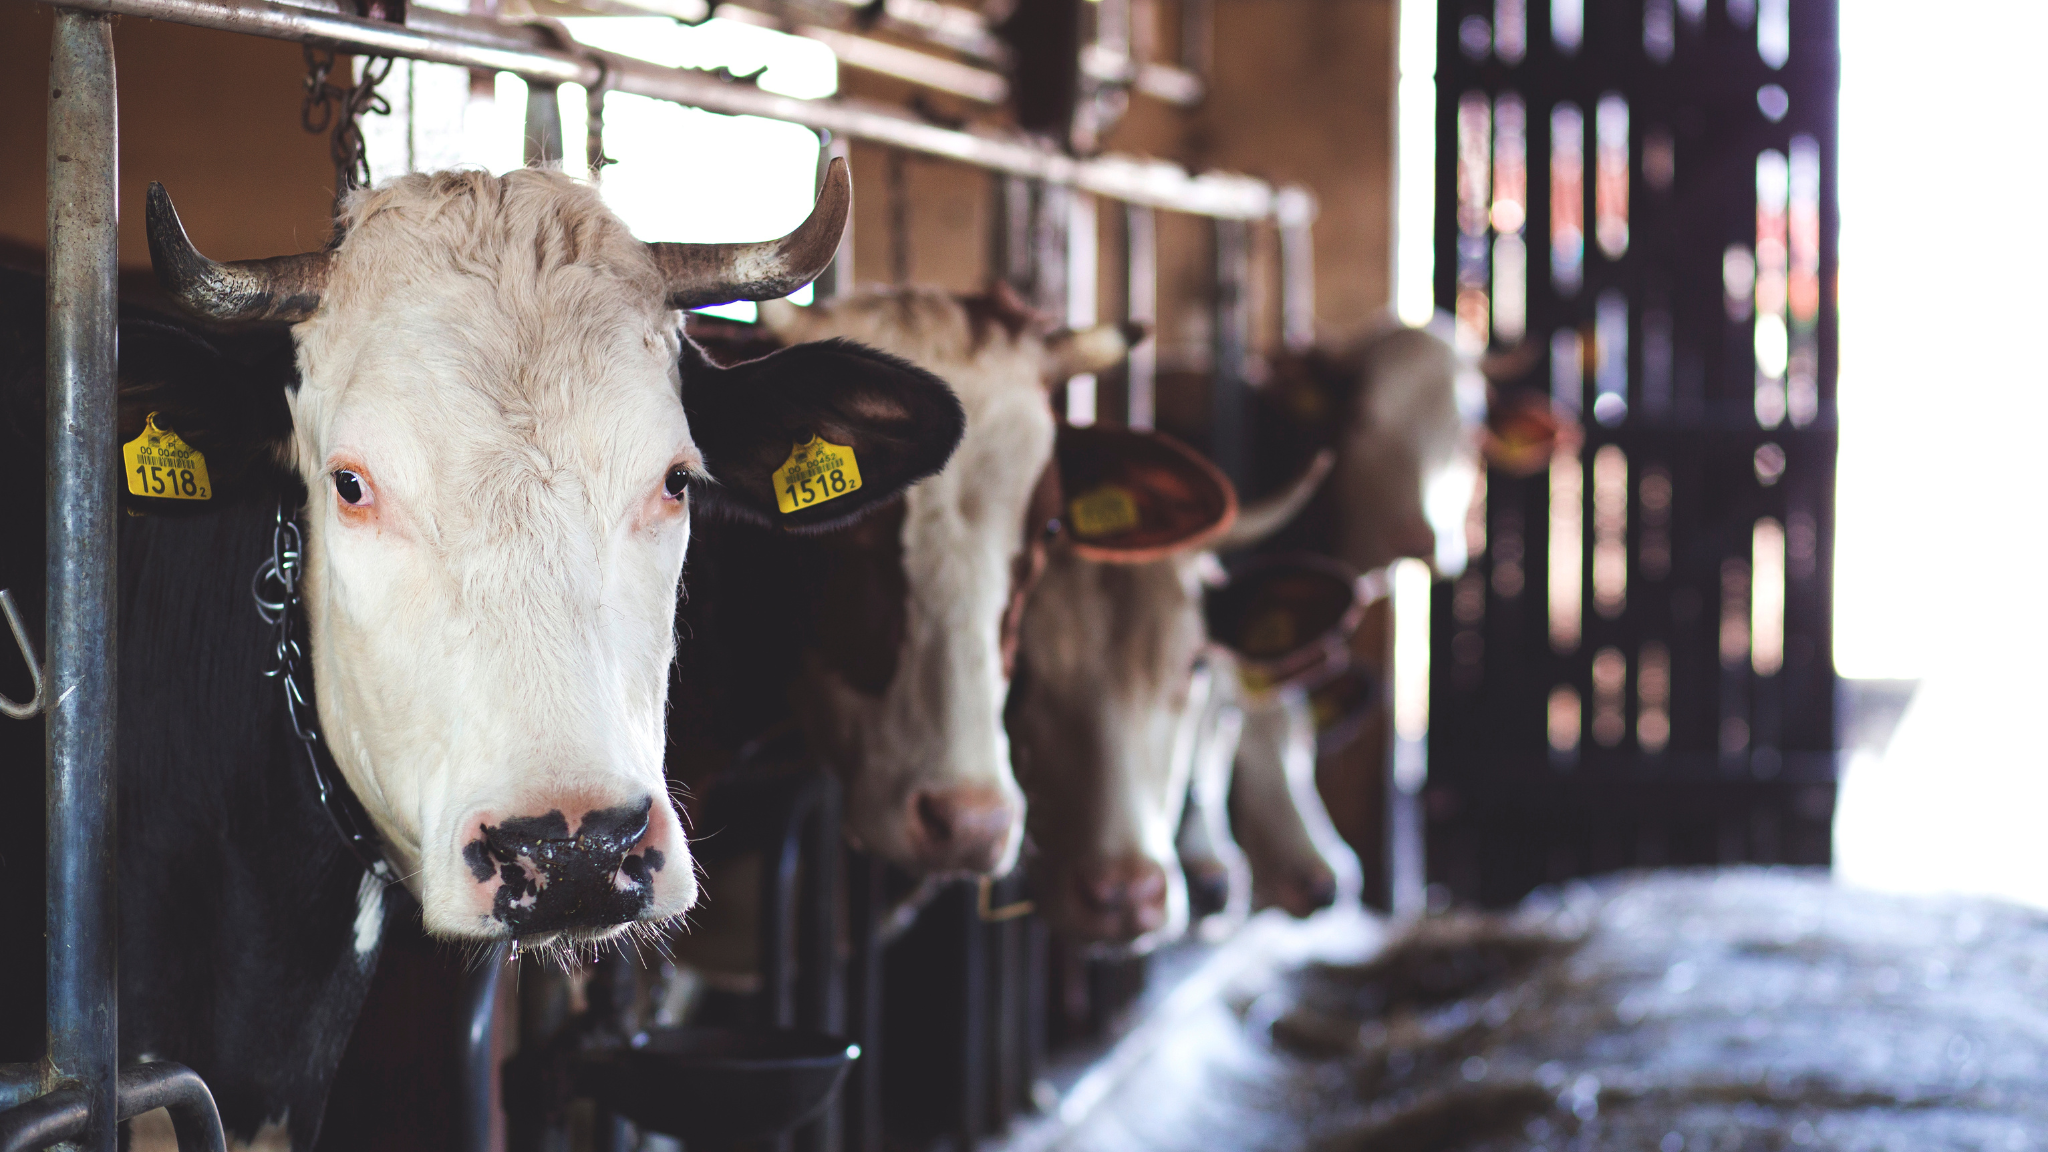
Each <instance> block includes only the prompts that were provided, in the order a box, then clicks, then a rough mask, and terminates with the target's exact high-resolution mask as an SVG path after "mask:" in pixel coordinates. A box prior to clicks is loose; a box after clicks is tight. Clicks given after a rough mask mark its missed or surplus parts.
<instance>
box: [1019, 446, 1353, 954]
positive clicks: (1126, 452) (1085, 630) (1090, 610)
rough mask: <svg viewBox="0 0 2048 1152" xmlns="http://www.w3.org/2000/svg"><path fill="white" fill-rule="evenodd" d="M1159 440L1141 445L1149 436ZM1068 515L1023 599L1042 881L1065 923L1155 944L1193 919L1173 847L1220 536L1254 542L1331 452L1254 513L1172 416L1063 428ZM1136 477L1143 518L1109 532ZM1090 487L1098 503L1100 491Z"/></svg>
mask: <svg viewBox="0 0 2048 1152" xmlns="http://www.w3.org/2000/svg"><path fill="white" fill-rule="evenodd" d="M1140 445H1143V446H1144V447H1143V448H1140V447H1139V446H1140ZM1060 456H1061V472H1062V476H1063V481H1064V483H1065V486H1066V489H1067V499H1068V505H1067V516H1066V525H1067V531H1066V532H1064V533H1063V534H1062V536H1061V538H1060V539H1059V540H1057V541H1055V542H1054V545H1053V547H1052V549H1051V556H1050V562H1049V563H1048V565H1047V568H1046V574H1045V578H1044V579H1043V580H1042V581H1041V582H1040V583H1039V586H1038V587H1037V588H1036V589H1035V590H1034V591H1033V593H1032V597H1031V601H1030V603H1029V604H1028V605H1027V606H1026V608H1025V612H1024V624H1023V629H1022V643H1021V644H1020V647H1019V663H1020V688H1019V691H1018V693H1017V696H1016V701H1015V703H1014V705H1013V707H1012V712H1011V721H1010V730H1011V734H1012V738H1013V739H1014V740H1015V741H1016V746H1017V760H1018V773H1019V777H1020V778H1021V779H1022V780H1023V782H1024V785H1025V789H1026V791H1027V792H1028V793H1029V794H1030V796H1031V798H1032V821H1031V829H1032V838H1033V840H1034V841H1035V842H1036V843H1037V845H1038V848H1039V862H1040V863H1039V868H1038V877H1037V882H1036V884H1035V887H1036V889H1037V891H1038V894H1039V900H1040V907H1041V909H1042V910H1043V911H1044V913H1045V915H1046V917H1047V919H1048V920H1049V922H1050V923H1051V925H1052V927H1053V929H1054V930H1055V931H1057V932H1059V933H1061V934H1062V935H1065V936H1068V937H1070V938H1074V939H1078V940H1084V941H1093V942H1100V943H1107V944H1116V945H1125V946H1131V947H1136V948H1146V947H1150V946H1152V945H1155V944H1157V943H1159V942H1161V941H1163V940H1167V939H1171V938H1172V937H1173V936H1175V935H1177V934H1178V933H1179V932H1180V931H1181V930H1182V929H1183V928H1184V927H1185V926H1186V922H1187V892H1186V886H1185V882H1184V879H1183V877H1182V876H1181V873H1180V869H1179V868H1178V867H1177V859H1176V856H1175V852H1174V838H1175V834H1176V831H1177V830H1178V828H1179V827H1180V817H1181V806H1182V803H1183V802H1184V800H1185V799H1186V796H1187V792H1188V784H1189V774H1190V771H1191V766H1192V763H1193V758H1194V755H1195V752H1196V748H1197V746H1198V735H1199V731H1198V724H1199V721H1200V718H1201V712H1200V710H1199V709H1198V707H1197V705H1198V704H1200V703H1201V702H1202V700H1203V699H1204V696H1205V693H1206V692H1207V691H1208V685H1207V683H1206V681H1205V677H1206V675H1207V674H1206V673H1205V672H1203V671H1201V670H1199V669H1198V667H1197V666H1198V663H1199V662H1200V661H1201V660H1202V658H1203V656H1204V655H1205V653H1206V652H1207V651H1208V650H1209V636H1208V633H1207V629H1206V626H1205V624H1204V620H1203V597H1204V593H1205V590H1206V587H1207V585H1208V584H1209V583H1210V582H1211V581H1212V580H1213V579H1214V578H1215V577H1216V576H1217V575H1218V574H1219V570H1218V568H1217V566H1216V562H1215V559H1214V557H1213V555H1212V554H1211V553H1212V550H1213V551H1224V550H1229V549H1234V548H1241V547H1245V546H1247V545H1250V544H1252V543H1254V542H1256V541H1258V540H1260V539H1263V538H1264V537H1265V536H1267V535H1268V534H1270V533H1271V532H1273V531H1275V530H1277V529H1278V528H1279V527H1280V526H1281V525H1283V524H1285V523H1286V522H1287V520H1288V519H1290V518H1292V516H1293V515H1294V514H1295V513H1296V512H1298V511H1299V510H1300V508H1301V506H1302V504H1303V503H1305V502H1306V501H1307V499H1308V497H1309V495H1311V494H1312V493H1313V492H1314V490H1315V487H1316V485H1317V484H1319V483H1320V482H1321V481H1322V478H1323V476H1324V475H1325V474H1326V473H1327V471H1328V469H1329V465H1330V461H1329V459H1328V458H1327V457H1318V458H1317V460H1316V461H1315V463H1314V464H1313V465H1312V466H1311V468H1310V469H1309V471H1308V472H1307V473H1306V474H1304V476H1303V477H1302V478H1301V479H1300V480H1299V481H1297V483H1296V484H1295V485H1293V486H1291V487H1290V488H1289V489H1288V490H1286V491H1284V492H1282V493H1280V494H1279V495H1277V496H1275V497H1273V498H1271V499H1269V500H1266V501H1262V502H1261V503H1259V504H1257V505H1254V506H1252V507H1249V508H1246V509H1245V510H1244V512H1243V513H1242V514H1241V515H1240V514H1238V513H1237V510H1236V503H1237V498H1236V494H1235V492H1234V491H1233V490H1232V488H1231V486H1230V484H1229V481H1227V480H1225V479H1224V478H1223V476H1222V475H1221V474H1220V473H1218V472H1217V471H1216V470H1215V468H1214V467H1213V466H1212V465H1210V464H1209V463H1208V462H1207V461H1205V460H1203V459H1202V458H1201V457H1199V456H1197V455H1196V454H1195V453H1194V452H1192V451H1191V450H1189V449H1187V448H1185V447H1183V446H1181V445H1180V444H1179V443H1178V442H1176V441H1173V440H1172V439H1171V438H1169V437H1166V436H1164V435H1160V434H1157V433H1140V432H1132V431H1128V430H1111V429H1067V430H1063V431H1062V433H1061V446H1060ZM1119 491H1121V492H1123V493H1125V494H1126V495H1125V499H1126V500H1127V501H1128V502H1129V504H1130V505H1131V508H1132V512H1131V515H1130V516H1129V517H1127V519H1128V520H1129V525H1128V527H1127V528H1124V529H1122V530H1118V531H1111V532H1104V533H1100V534H1098V533H1094V532H1091V530H1090V523H1091V521H1101V522H1103V523H1111V524H1113V523H1115V522H1116V521H1115V519H1114V518H1112V519H1110V520H1107V521H1102V519H1101V518H1102V516H1103V511H1102V510H1103V509H1113V508H1114V507H1115V506H1116V501H1115V500H1112V499H1108V498H1106V497H1105V495H1104V494H1105V493H1115V492H1119ZM1091 504H1094V505H1097V507H1092V508H1091V506H1090V505H1091Z"/></svg>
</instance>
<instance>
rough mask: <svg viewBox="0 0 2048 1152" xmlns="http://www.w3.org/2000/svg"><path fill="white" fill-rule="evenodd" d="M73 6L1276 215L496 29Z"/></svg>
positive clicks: (894, 118) (225, 3)
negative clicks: (456, 32) (469, 31)
mask: <svg viewBox="0 0 2048 1152" xmlns="http://www.w3.org/2000/svg"><path fill="white" fill-rule="evenodd" d="M76 5H77V7H79V8H82V9H87V10H90V11H93V12H105V13H113V14H117V15H125V16H145V17H150V18H153V19H158V20H169V21H172V22H174V23H179V24H189V25H192V26H194V27H200V28H215V29H220V30H223V31H228V32H241V33H245V34H248V35H252V36H265V37H269V38H271V39H277V40H292V41H298V42H309V43H316V44H324V45H328V46H331V47H335V48H341V49H347V50H349V51H352V52H367V53H371V54H374V55H379V56H403V57H407V58H409V59H414V60H427V61H431V62H434V63H440V64H458V65H461V66H463V67H467V68H491V69H497V70H500V71H505V72H513V73H516V74H518V75H520V76H523V77H525V78H526V79H527V81H528V82H529V83H531V82H533V81H536V80H538V81H543V82H547V83H554V84H582V85H584V86H585V87H588V86H590V85H591V84H594V83H597V82H598V81H600V80H603V81H605V82H606V83H608V84H609V85H610V87H612V88H613V89H616V90H617V91H621V92H630V93H633V94H634V95H638V96H648V97H652V98H654V99H657V100H667V101H670V102H672V103H676V104H686V105H689V106H691V107H694V108H702V109H704V110H706V111H710V112H719V113H723V114H726V115H731V116H761V117H765V118H767V119H770V120H785V121H788V122H789V123H792V124H802V125H804V126H806V127H809V128H822V129H828V130H830V131H832V132H833V133H835V134H838V135H841V136H848V137H852V138H855V139H860V140H869V141H873V142H874V143H877V144H884V145H888V146H890V147H893V148H903V149H907V150H909V151H912V152H919V153H923V154H925V155H928V156H938V157H942V158H945V159H948V160H954V161H958V162H960V163H962V164H971V165H974V166H976V167H980V168H990V169H994V170H996V171H1000V172H1009V173H1012V174H1014V175H1018V176H1027V177H1030V178H1032V179H1035V180H1042V181H1045V182H1046V183H1049V184H1055V185H1061V186H1065V187H1073V188H1079V189H1081V190H1083V191H1086V192H1093V193H1095V194H1096V195H1099V196H1107V197H1110V198H1111V199H1114V200H1122V201H1124V202H1126V203H1131V204H1149V205H1151V206H1152V207H1155V208H1164V209H1167V210H1168V211H1173V212H1186V213H1190V214H1193V215H1197V216H1214V217H1218V218H1222V219H1239V220H1258V219H1264V218H1266V217H1268V216H1271V215H1272V213H1273V198H1274V192H1273V189H1272V188H1271V187H1270V186H1268V185H1267V184H1265V183H1264V182H1262V181H1259V180H1254V179H1252V178H1250V177H1247V176H1231V175H1225V174H1217V173H1208V174H1204V175H1201V176H1191V175H1189V174H1188V173H1187V172H1186V171H1185V170H1184V169H1182V168H1180V167H1179V166H1178V165H1175V164H1171V163H1168V162H1166V161H1158V160H1142V159H1138V158H1136V157H1129V156H1097V157H1093V158H1090V159H1077V158H1075V157H1071V156H1067V155H1064V154H1062V153H1059V152H1057V151H1054V150H1053V149H1052V148H1051V147H1050V146H1048V145H1047V144H1045V143H1043V142H1040V141H1035V140H1032V139H1030V138H1029V137H1026V136H1022V135H1018V134H998V133H995V132H987V131H959V130H955V129H951V128H942V127H939V126H937V125H935V124H928V123H925V122H924V121H922V120H917V119H913V118H911V117H908V116H904V115H902V114H900V113H898V112H897V111H895V110H894V109H892V108H890V107H888V106H887V105H882V104H877V103H874V102H871V101H862V100H852V99H844V100H830V101H826V100H800V99H797V98H796V97H793V96H779V95H776V94H775V93H773V92H764V91H762V90H761V89H759V88H755V87H751V86H749V85H745V84H735V83H730V82H727V81H724V80H720V79H719V78H718V77H716V76H714V75H712V74H711V73H709V72H699V71H692V70H688V69H676V68H664V67H662V66H661V65H658V64H652V63H649V62H648V61H645V60H639V59H635V58H633V57H630V56H620V55H617V54H615V53H610V52H600V51H598V50H596V49H594V48H588V47H584V46H582V45H573V46H571V47H569V48H566V49H564V48H547V47H542V46H540V44H539V40H540V36H539V35H536V36H535V37H534V40H535V43H534V45H533V46H531V47H524V48H512V47H508V46H506V44H505V32H504V30H503V29H498V30H494V32H493V34H492V35H491V36H490V37H489V38H484V37H478V38H474V39H472V38H468V37H464V38H456V37H455V36H453V35H450V34H445V33H426V32H423V31H419V30H417V29H413V28H408V27H401V26H399V25H395V24H383V23H379V22H377V21H372V20H359V19H356V18H354V17H350V16H342V15H338V14H333V13H328V12H320V11H314V10H311V9H307V8H299V7H292V6H289V5H284V4H277V3H272V2H270V0H76ZM443 22H444V24H445V25H446V26H447V27H448V28H450V29H454V28H458V27H459V28H468V27H470V24H469V23H467V22H463V21H459V20H457V19H456V18H453V17H449V16H447V15H446V14H445V13H444V14H443Z"/></svg>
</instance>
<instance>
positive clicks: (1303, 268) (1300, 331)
mask: <svg viewBox="0 0 2048 1152" xmlns="http://www.w3.org/2000/svg"><path fill="white" fill-rule="evenodd" d="M1273 207H1274V211H1273V216H1274V219H1275V221H1276V222H1277V223H1278V224H1279V226H1280V334H1281V335H1280V339H1281V343H1282V345H1283V346H1285V347H1286V349H1287V350H1288V351H1289V352H1306V351H1308V350H1309V349H1310V348H1311V347H1313V346H1314V345H1315V342H1316V245H1315V234H1314V226H1315V220H1316V200H1315V197H1314V196H1313V195H1311V194H1310V193H1309V191H1308V190H1307V189H1306V188H1282V189H1281V190H1280V195H1279V196H1278V197H1277V198H1276V200H1275V202H1274V206H1273Z"/></svg>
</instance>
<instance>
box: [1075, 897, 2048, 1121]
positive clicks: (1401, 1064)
mask: <svg viewBox="0 0 2048 1152" xmlns="http://www.w3.org/2000/svg"><path fill="white" fill-rule="evenodd" d="M1352 923H1353V925H1354V926H1353V927H1352V928H1351V929H1350V930H1349V931H1348V933H1332V931H1330V929H1329V928H1328V927H1327V926H1326V927H1325V928H1324V929H1323V930H1322V931H1321V933H1320V935H1319V937H1318V939H1317V941H1316V943H1315V947H1313V948H1306V949H1304V948H1302V947H1299V946H1297V947H1295V948H1294V949H1293V953H1292V954H1291V955H1289V954H1288V949H1287V948H1286V947H1285V946H1281V947H1277V948H1275V947H1271V946H1269V947H1268V949H1267V952H1268V955H1269V956H1270V957H1272V958H1273V959H1272V960H1271V961H1270V962H1267V963H1256V962H1255V963H1248V964H1240V965H1239V968H1238V970H1237V971H1236V972H1234V973H1233V974H1232V975H1231V976H1230V978H1229V979H1228V980H1226V981H1222V982H1220V991H1219V992H1218V994H1217V995H1215V996H1214V997H1212V998H1211V1002H1210V1003H1207V1004H1205V1005H1203V1006H1201V1007H1200V1008H1199V1009H1196V1010H1191V1011H1186V1012H1183V1013H1182V1014H1181V1015H1180V1016H1179V1017H1178V1018H1177V1019H1175V1020H1174V1021H1172V1022H1171V1024H1170V1026H1168V1027H1166V1028H1164V1029H1160V1030H1157V1031H1158V1034H1157V1035H1155V1036H1154V1037H1153V1038H1152V1040H1151V1042H1150V1043H1149V1044H1148V1046H1147V1049H1146V1051H1145V1053H1144V1054H1143V1056H1142V1058H1140V1059H1136V1060H1134V1061H1132V1062H1131V1064H1130V1067H1129V1070H1128V1071H1127V1072H1126V1073H1125V1074H1124V1075H1123V1076H1122V1077H1121V1078H1120V1080H1119V1082H1118V1083H1117V1085H1116V1086H1115V1087H1114V1088H1113V1089H1112V1090H1110V1091H1109V1092H1108V1093H1107V1094H1106V1095H1105V1096H1104V1097H1103V1098H1102V1102H1101V1103H1100V1104H1099V1105H1097V1106H1095V1107H1093V1108H1091V1109H1090V1110H1089V1111H1088V1113H1087V1115H1086V1116H1084V1117H1078V1118H1077V1119H1078V1123H1077V1124H1076V1125H1075V1126H1074V1127H1073V1128H1071V1129H1070V1130H1068V1131H1067V1132H1066V1133H1065V1134H1064V1135H1063V1136H1062V1137H1061V1138H1060V1139H1058V1140H1056V1141H1053V1142H1051V1146H1052V1147H1057V1148H1060V1149H1063V1150H1071V1152H1109V1150H1111V1149H1117V1150H1129V1152H1137V1150H1148V1152H1172V1150H1179V1149H1189V1150H1194V1149H1202V1150H1204V1152H1208V1150H1216V1149H1247V1150H1252V1149H1257V1150H1267V1149H1271V1150H1276V1152H1278V1150H1288V1152H1294V1150H1313V1152H1423V1150H1438V1149H1442V1150H1458V1152H1468V1150H1469V1152H1508V1150H1522V1152H1534V1150H1537V1149H1546V1150H1553V1152H1557V1150H1573V1149H1640V1150H1644V1152H1649V1150H1652V1149H1654V1150H1656V1152H1735V1150H1738V1149H1740V1150H1750V1149H1772V1150H1775V1149H1790V1148H1814V1149H1842V1150H1851V1149H1854V1150H1864V1149H1868V1150H1878V1149H1884V1150H1892V1149H1896V1150H1899V1152H1909V1150H1910V1152H1919V1150H1923V1149H1983V1150H2011V1152H2018V1150H2021V1149H2029V1148H2048V916H2044V915H2043V914H2041V913H2038V912H2034V911H2030V910H2027V909H2022V908H2018V907H2014V906H2009V905H2002V904H1997V903H1991V902H1985V901H1975V900H1970V901H1961V900H1929V899H1922V898H1902V897H1894V896H1886V895H1880V894H1875V893H1869V892H1862V891H1856V890H1851V889H1844V888H1841V887H1838V886H1836V885H1834V884H1833V883H1831V882H1830V881H1829V880H1828V879H1827V878H1826V877H1825V876H1823V875H1819V874H1815V873H1805V872H1793V871H1779V870H1760V869H1745V870H1739V871H1732V872H1721V873H1663V874H1653V875H1648V876H1638V877H1628V878H1620V879H1615V880H1610V881H1605V882H1601V883H1599V884H1596V885H1592V886H1579V887H1575V888H1573V889H1571V890H1569V891H1567V892H1565V893H1563V894H1562V895H1560V896H1556V897H1552V898H1549V899H1547V900H1545V899H1539V900H1536V901H1532V902H1531V903H1530V904H1529V905H1527V906H1525V907H1524V908H1523V909H1521V910H1520V911H1519V912H1517V913H1515V914H1513V915H1508V916H1499V917H1479V916H1454V917H1447V918H1443V919H1438V920H1433V921H1430V922H1428V923H1426V924H1424V925H1422V926H1421V927H1420V928H1418V929H1417V930H1415V931H1413V932H1410V933H1408V934H1406V935H1404V936H1401V937H1399V938H1397V939H1394V940H1393V941H1391V942H1389V943H1387V944H1386V945H1385V946H1384V947H1379V946H1378V940H1377V939H1376V938H1375V932H1376V928H1375V927H1374V926H1373V925H1371V924H1369V923H1365V922H1359V921H1353V922H1352ZM1261 927H1265V928H1266V929H1267V930H1268V934H1269V935H1273V936H1274V938H1275V939H1279V935H1275V933H1276V932H1278V930H1277V929H1275V928H1274V927H1273V926H1271V925H1265V926H1262V925H1258V924H1255V925H1253V928H1254V929H1255V930H1256V929H1259V928H1261ZM1280 935H1284V933H1281V934H1280ZM1347 935H1348V937H1349V939H1347V938H1346V936H1347ZM1304 953H1308V954H1312V955H1321V956H1324V957H1329V958H1328V959H1320V960H1318V959H1312V958H1307V956H1305V955H1304ZM1346 953H1348V955H1346ZM1361 957H1362V958H1361Z"/></svg>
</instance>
